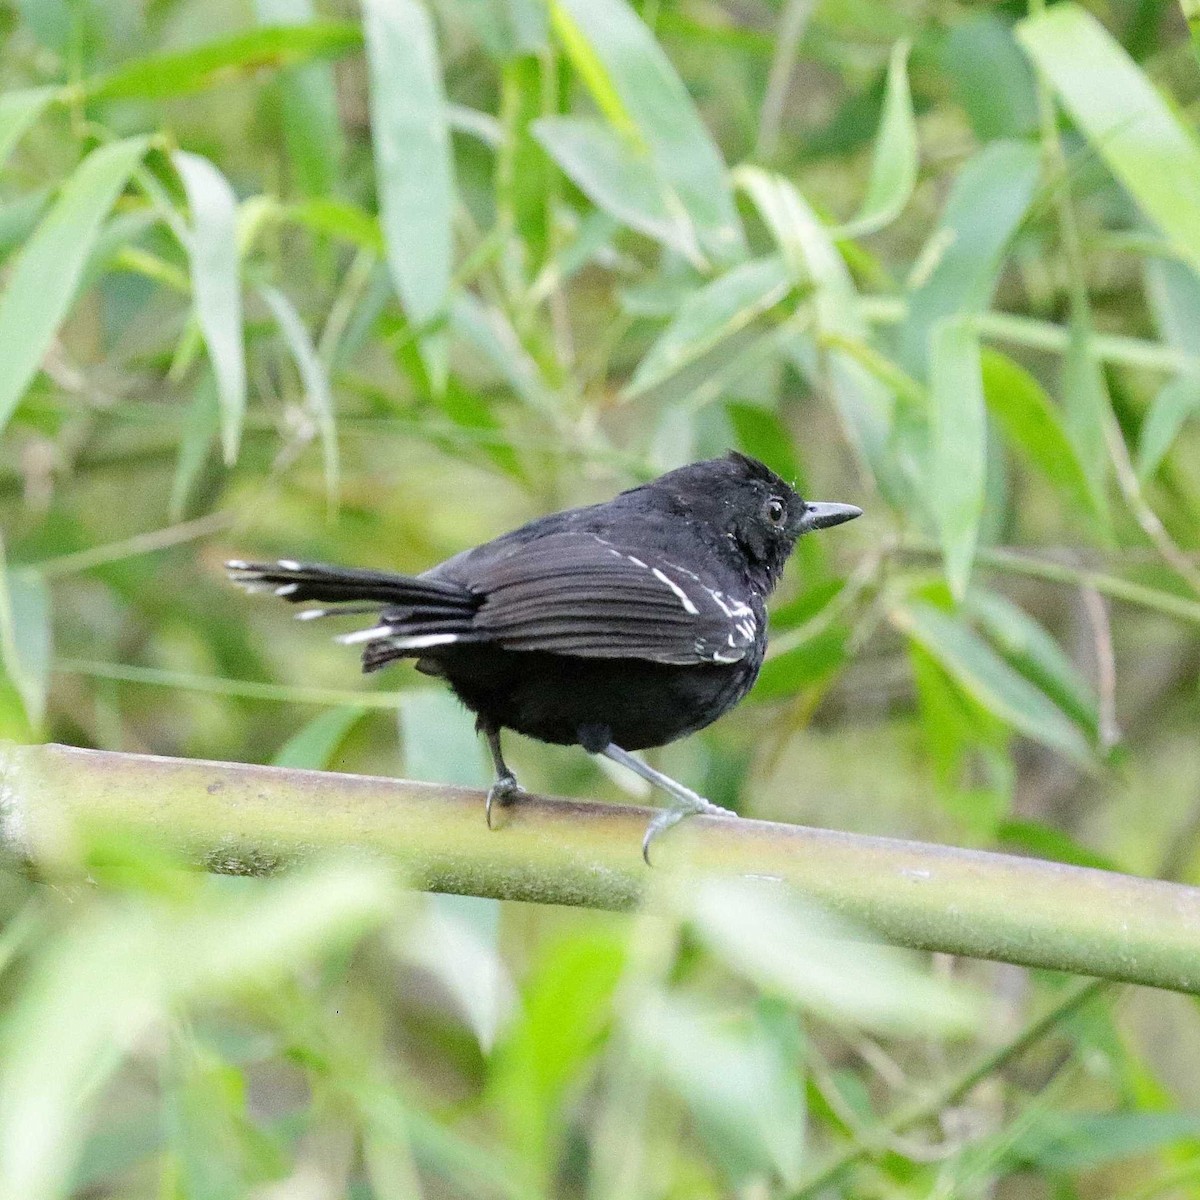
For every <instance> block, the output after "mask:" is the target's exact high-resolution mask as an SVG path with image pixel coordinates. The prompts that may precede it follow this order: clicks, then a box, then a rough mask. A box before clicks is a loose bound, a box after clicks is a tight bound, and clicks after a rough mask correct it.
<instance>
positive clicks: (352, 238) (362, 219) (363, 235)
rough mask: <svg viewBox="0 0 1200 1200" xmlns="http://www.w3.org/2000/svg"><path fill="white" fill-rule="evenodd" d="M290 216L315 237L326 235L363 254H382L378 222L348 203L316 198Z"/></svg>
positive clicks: (304, 203) (298, 205) (293, 209)
mask: <svg viewBox="0 0 1200 1200" xmlns="http://www.w3.org/2000/svg"><path fill="white" fill-rule="evenodd" d="M287 215H288V217H289V218H290V219H292V220H294V221H298V222H299V223H300V224H302V225H305V226H307V227H308V228H309V229H311V230H313V231H314V232H316V233H326V234H329V235H330V236H331V237H336V238H341V239H342V240H343V241H346V242H350V243H352V244H353V245H355V246H358V247H360V248H361V249H363V250H370V251H372V252H373V253H375V254H383V233H382V231H381V230H380V228H379V221H378V220H377V219H376V218H375V217H373V216H372V215H371V214H370V213H367V212H364V211H363V210H362V209H361V208H359V207H358V206H357V205H354V204H350V203H348V202H347V201H345V200H332V199H329V198H328V197H324V196H319V197H314V198H313V199H311V200H305V201H304V202H303V203H301V204H296V205H293V206H292V207H290V208H289V209H288V210H287Z"/></svg>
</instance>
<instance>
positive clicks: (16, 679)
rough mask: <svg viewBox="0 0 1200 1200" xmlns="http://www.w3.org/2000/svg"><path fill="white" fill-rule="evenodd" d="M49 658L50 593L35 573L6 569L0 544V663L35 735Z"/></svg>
mask: <svg viewBox="0 0 1200 1200" xmlns="http://www.w3.org/2000/svg"><path fill="white" fill-rule="evenodd" d="M52 657H53V655H52V648H51V622H50V590H49V589H48V588H47V587H46V583H45V580H44V579H43V578H42V577H41V575H39V574H38V573H37V572H36V571H31V570H29V569H17V568H11V567H8V566H7V565H6V564H5V561H4V544H3V542H0V664H2V665H3V667H4V673H5V674H6V675H7V676H8V677H9V679H10V680H11V681H12V684H13V686H14V687H15V688H16V689H17V694H18V695H19V696H20V697H21V703H22V705H23V706H24V708H25V715H26V717H27V718H28V720H29V724H30V727H31V728H32V729H33V730H34V731H35V732H37V731H38V730H40V729H41V726H42V721H43V719H44V718H45V715H46V695H47V692H48V691H49V686H50V662H51V659H52Z"/></svg>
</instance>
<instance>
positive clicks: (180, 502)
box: [168, 371, 221, 521]
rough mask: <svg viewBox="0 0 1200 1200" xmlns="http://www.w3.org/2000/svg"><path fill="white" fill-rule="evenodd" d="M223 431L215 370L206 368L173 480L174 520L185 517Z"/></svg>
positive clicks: (186, 421) (185, 428)
mask: <svg viewBox="0 0 1200 1200" xmlns="http://www.w3.org/2000/svg"><path fill="white" fill-rule="evenodd" d="M220 433H221V406H220V405H219V404H218V403H217V388H216V383H215V381H214V379H213V377H212V374H211V373H210V372H208V371H205V372H204V374H203V375H202V377H201V378H200V381H199V382H198V383H197V384H196V391H195V394H194V395H193V396H192V403H191V404H190V405H189V407H188V412H187V416H186V418H185V419H184V424H183V430H182V432H181V434H180V438H179V455H178V457H177V458H176V460H175V477H174V479H173V480H172V482H171V501H170V506H169V509H168V511H169V513H170V516H171V520H172V521H179V520H181V519H182V518H183V512H184V509H185V508H186V507H187V502H188V496H189V494H190V493H191V490H192V488H193V486H194V485H195V483H196V480H197V478H199V475H200V471H201V469H202V468H203V466H204V463H205V461H206V460H207V458H208V454H209V450H210V449H211V447H212V445H213V443H214V442H215V441H216V440H217V438H218V437H219V436H220Z"/></svg>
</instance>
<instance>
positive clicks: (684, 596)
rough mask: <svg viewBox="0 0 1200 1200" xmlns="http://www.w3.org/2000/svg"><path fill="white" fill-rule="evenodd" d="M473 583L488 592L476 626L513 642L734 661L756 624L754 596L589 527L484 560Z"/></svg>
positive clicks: (668, 659)
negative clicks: (719, 584) (587, 530)
mask: <svg viewBox="0 0 1200 1200" xmlns="http://www.w3.org/2000/svg"><path fill="white" fill-rule="evenodd" d="M464 582H465V581H464ZM469 586H470V587H471V588H472V590H473V591H475V592H476V593H477V594H479V595H481V596H482V597H483V600H482V603H481V604H480V606H479V608H478V610H477V611H476V612H475V614H474V617H473V619H472V622H471V629H472V633H473V634H475V635H477V636H478V637H479V638H480V639H481V640H487V641H490V642H495V643H497V644H499V645H501V646H504V647H506V648H507V649H511V650H544V651H548V652H550V653H552V654H566V655H573V656H576V657H579V658H640V659H647V660H649V661H651V662H660V663H673V664H679V665H697V664H700V663H732V662H738V661H739V660H741V659H743V658H745V657H746V655H747V653H748V652H749V651H750V650H751V649H752V647H753V646H754V644H755V638H756V636H757V633H758V618H757V616H756V615H755V611H754V609H753V607H752V606H751V604H750V603H749V598H748V597H745V596H735V595H733V594H730V593H728V592H725V591H722V590H721V589H720V588H719V587H717V586H716V585H715V584H713V583H712V582H711V581H710V580H707V579H705V578H703V577H702V576H700V575H698V574H697V573H695V572H694V571H691V570H688V569H685V568H683V567H681V566H679V565H677V564H674V563H670V562H667V561H664V560H662V559H660V558H656V557H654V556H652V555H650V554H649V553H648V552H646V551H642V552H641V553H640V554H639V553H638V552H637V551H636V550H631V549H627V548H625V547H623V546H620V545H617V544H616V543H613V542H609V541H607V540H605V539H604V538H601V537H599V536H597V535H595V534H591V533H557V534H552V535H550V536H547V537H542V538H538V539H536V540H534V541H530V542H527V543H525V544H523V545H521V546H518V547H516V548H514V549H513V550H512V551H511V552H510V553H507V554H505V555H503V556H501V557H498V558H496V559H493V560H492V561H490V562H486V563H480V562H478V561H477V562H476V563H474V564H472V571H471V578H470V581H469Z"/></svg>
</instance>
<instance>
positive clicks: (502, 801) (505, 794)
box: [484, 773, 525, 829]
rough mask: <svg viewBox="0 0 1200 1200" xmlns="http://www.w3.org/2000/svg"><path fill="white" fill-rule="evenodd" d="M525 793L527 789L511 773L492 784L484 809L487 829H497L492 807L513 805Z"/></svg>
mask: <svg viewBox="0 0 1200 1200" xmlns="http://www.w3.org/2000/svg"><path fill="white" fill-rule="evenodd" d="M524 791H525V789H524V788H523V787H522V786H521V785H520V784H519V783H518V782H517V777H516V776H515V775H513V774H511V773H510V774H508V775H501V776H500V777H499V778H498V779H497V780H496V782H495V783H493V784H492V786H491V787H490V788H489V789H488V794H487V804H486V805H485V807H484V814H485V815H486V817H487V827H488V828H489V829H495V826H494V825H493V824H492V805H493V804H499V805H500V806H501V807H503V806H504V805H506V804H511V803H512V802H513V801H514V800H515V799H516V798H517V797H518V796H520V795H521V794H522V793H524Z"/></svg>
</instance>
